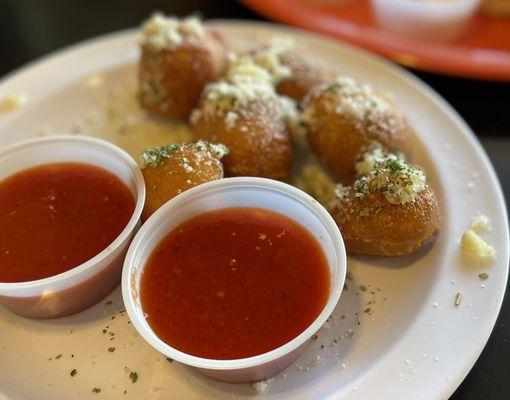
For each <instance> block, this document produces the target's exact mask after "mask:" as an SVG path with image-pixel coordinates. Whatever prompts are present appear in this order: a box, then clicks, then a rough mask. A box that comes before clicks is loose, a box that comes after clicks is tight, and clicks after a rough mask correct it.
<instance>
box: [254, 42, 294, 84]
mask: <svg viewBox="0 0 510 400" xmlns="http://www.w3.org/2000/svg"><path fill="white" fill-rule="evenodd" d="M293 48H294V42H293V41H292V40H291V39H288V38H283V37H276V38H273V40H271V42H270V43H269V45H267V46H265V47H262V48H261V49H258V50H256V51H255V52H254V53H253V55H252V57H253V60H254V61H255V63H256V64H257V65H259V66H261V67H262V68H264V69H266V70H267V71H269V73H270V74H271V76H272V80H273V83H275V84H276V83H278V82H279V81H281V80H282V79H285V78H288V77H290V76H291V75H292V71H291V69H290V68H289V67H288V66H286V65H283V64H282V62H281V56H282V55H283V54H284V53H285V52H287V51H289V50H292V49H293Z"/></svg>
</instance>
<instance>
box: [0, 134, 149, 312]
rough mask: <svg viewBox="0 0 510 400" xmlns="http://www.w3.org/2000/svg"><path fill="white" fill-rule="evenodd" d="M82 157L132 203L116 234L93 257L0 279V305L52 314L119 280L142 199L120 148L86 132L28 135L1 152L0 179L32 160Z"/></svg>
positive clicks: (99, 294) (87, 302)
mask: <svg viewBox="0 0 510 400" xmlns="http://www.w3.org/2000/svg"><path fill="white" fill-rule="evenodd" d="M58 162H81V163H87V164H92V165H95V166H97V167H100V168H103V169H105V170H107V171H109V172H111V173H113V174H114V175H116V176H117V177H118V178H119V179H120V180H121V181H122V182H124V183H125V184H126V185H127V187H128V188H129V189H130V190H131V193H132V194H133V197H134V199H135V202H136V205H135V210H134V212H133V215H132V216H131V219H130V220H129V222H128V223H127V225H126V227H125V228H124V230H123V231H122V232H121V233H120V235H119V236H118V237H117V238H116V239H115V240H114V241H113V242H112V243H111V244H110V245H109V246H108V247H107V248H106V249H105V250H103V251H101V252H100V253H99V254H97V255H96V256H95V257H93V258H91V259H90V260H88V261H86V262H84V263H83V264H81V265H79V266H76V267H75V268H73V269H70V270H68V271H65V272H62V273H60V274H57V275H54V276H50V277H48V278H44V279H39V280H35V281H29V282H14V283H6V282H3V283H2V282H0V304H2V305H3V306H4V307H6V308H7V309H9V310H10V311H12V312H13V313H15V314H18V315H21V316H24V317H30V318H57V317H62V316H65V315H70V314H74V313H76V312H78V311H82V310H84V309H86V308H88V307H90V306H92V305H93V304H95V303H97V302H98V301H100V300H101V299H103V298H104V297H105V296H106V295H107V294H108V293H110V292H111V291H112V290H113V289H114V288H115V287H116V286H117V285H118V284H119V282H120V278H121V271H122V263H123V261H124V256H125V254H126V252H127V249H128V246H129V243H130V242H131V239H132V238H133V236H134V233H135V231H136V228H137V227H138V221H139V219H140V214H141V212H142V208H143V205H144V202H145V184H144V181H143V176H142V173H141V171H140V169H139V168H138V166H137V164H136V162H135V161H134V160H133V159H132V158H131V157H130V156H129V155H128V154H127V153H126V152H124V151H123V150H121V149H120V148H118V147H117V146H114V145H113V144H110V143H108V142H105V141H103V140H99V139H95V138H91V137H85V136H67V135H65V136H64V135H62V136H53V137H49V138H41V139H32V140H28V141H25V142H21V143H18V144H15V145H13V146H10V147H7V148H5V149H4V150H2V151H1V152H0V180H2V179H5V178H7V177H8V176H10V175H12V174H14V173H16V172H20V171H22V170H24V169H27V168H30V167H34V166H37V165H42V164H48V163H58Z"/></svg>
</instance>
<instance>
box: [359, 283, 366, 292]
mask: <svg viewBox="0 0 510 400" xmlns="http://www.w3.org/2000/svg"><path fill="white" fill-rule="evenodd" d="M359 290H361V291H362V292H366V291H367V287H366V286H365V285H360V286H359Z"/></svg>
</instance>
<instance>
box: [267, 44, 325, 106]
mask: <svg viewBox="0 0 510 400" xmlns="http://www.w3.org/2000/svg"><path fill="white" fill-rule="evenodd" d="M281 63H282V65H284V66H286V67H288V68H289V69H290V72H291V76H290V77H288V78H284V79H282V80H281V81H280V82H279V83H278V85H277V87H276V90H277V92H278V93H279V94H281V95H284V96H288V97H290V98H292V99H294V100H296V101H298V102H300V101H301V100H302V99H303V97H305V95H306V94H307V93H308V92H309V91H310V89H311V88H313V87H314V86H316V85H318V84H320V83H323V82H325V81H326V79H327V76H326V73H325V72H324V71H323V70H322V69H321V68H319V67H318V66H317V65H315V64H314V63H312V62H310V61H308V60H306V59H305V58H304V57H303V56H301V55H300V54H297V53H295V52H291V51H288V52H285V53H284V54H282V56H281Z"/></svg>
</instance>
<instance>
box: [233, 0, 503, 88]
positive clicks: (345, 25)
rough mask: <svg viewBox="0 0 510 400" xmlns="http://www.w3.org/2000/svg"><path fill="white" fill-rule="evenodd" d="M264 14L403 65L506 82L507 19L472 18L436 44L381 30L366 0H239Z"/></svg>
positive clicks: (477, 16) (478, 16) (479, 16)
mask: <svg viewBox="0 0 510 400" xmlns="http://www.w3.org/2000/svg"><path fill="white" fill-rule="evenodd" d="M240 1H241V2H242V3H244V4H245V5H246V6H247V7H249V8H251V9H253V10H255V11H257V12H259V13H260V14H262V15H264V16H265V17H267V18H270V19H273V20H276V21H279V22H283V23H287V24H292V25H296V26H300V27H303V28H307V29H311V30H315V31H318V32H322V33H325V34H328V35H331V36H335V37H337V38H340V39H344V40H347V41H349V42H352V43H354V44H357V45H359V46H362V47H365V48H367V49H369V50H372V51H375V52H377V53H380V54H382V55H384V56H386V57H388V58H391V59H392V60H394V61H396V62H398V63H400V64H403V65H405V66H407V67H411V68H417V69H421V70H424V71H431V72H438V73H443V74H449V75H456V76H463V77H469V78H479V79H487V80H499V81H510V19H496V18H487V17H484V16H481V15H476V16H475V17H473V19H472V21H471V23H470V25H469V27H468V28H467V29H466V31H465V33H464V34H463V36H462V37H461V38H459V39H457V40H456V41H454V42H451V43H448V44H437V43H430V42H424V41H419V40H416V39H409V38H404V37H400V36H397V35H395V34H393V33H391V32H387V31H385V30H383V29H382V28H380V27H379V26H378V25H377V23H376V21H375V18H374V16H373V13H372V9H371V6H370V2H369V1H368V0H355V1H352V2H347V3H346V4H335V3H334V2H333V1H313V0H240Z"/></svg>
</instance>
